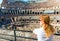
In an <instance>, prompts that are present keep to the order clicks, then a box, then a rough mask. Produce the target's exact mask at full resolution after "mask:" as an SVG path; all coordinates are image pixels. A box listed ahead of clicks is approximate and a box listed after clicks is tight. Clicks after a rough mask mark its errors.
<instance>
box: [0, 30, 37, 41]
mask: <svg viewBox="0 0 60 41" xmlns="http://www.w3.org/2000/svg"><path fill="white" fill-rule="evenodd" d="M1 30H2V31H3V29H1ZM1 30H0V31H1ZM7 31H9V30H6V32H7ZM10 31H13V32H14V35H8V34H4V33H1V32H0V39H5V40H12V41H19V40H20V38H24V39H29V40H35V41H36V40H37V39H36V38H33V37H25V36H17V35H16V34H17V33H18V31H19V32H22V33H32V31H26V30H10ZM16 31H17V33H16ZM7 33H8V32H7ZM11 34H12V33H11ZM9 37H10V38H9ZM22 41H23V40H22Z"/></svg>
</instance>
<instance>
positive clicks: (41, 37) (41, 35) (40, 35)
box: [33, 27, 53, 41]
mask: <svg viewBox="0 0 60 41" xmlns="http://www.w3.org/2000/svg"><path fill="white" fill-rule="evenodd" d="M33 33H35V34H36V35H37V39H38V41H52V38H53V35H52V36H50V37H49V38H46V33H45V31H44V29H43V27H41V28H38V29H35V30H34V31H33Z"/></svg>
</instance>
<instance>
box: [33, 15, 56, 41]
mask: <svg viewBox="0 0 60 41" xmlns="http://www.w3.org/2000/svg"><path fill="white" fill-rule="evenodd" d="M33 33H34V36H35V37H37V39H38V41H52V39H53V35H54V33H55V29H54V28H53V26H52V25H50V17H49V16H48V15H41V16H40V27H39V28H36V29H34V30H33Z"/></svg>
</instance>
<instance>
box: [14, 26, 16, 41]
mask: <svg viewBox="0 0 60 41" xmlns="http://www.w3.org/2000/svg"><path fill="white" fill-rule="evenodd" d="M14 40H15V41H16V27H15V26H14Z"/></svg>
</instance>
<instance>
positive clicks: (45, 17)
mask: <svg viewBox="0 0 60 41" xmlns="http://www.w3.org/2000/svg"><path fill="white" fill-rule="evenodd" d="M40 19H41V20H42V21H43V22H44V24H43V25H44V27H43V28H44V30H45V33H46V37H47V38H48V37H50V36H51V35H53V34H54V33H55V29H54V28H53V26H52V25H50V17H49V16H48V15H41V16H40Z"/></svg>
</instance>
